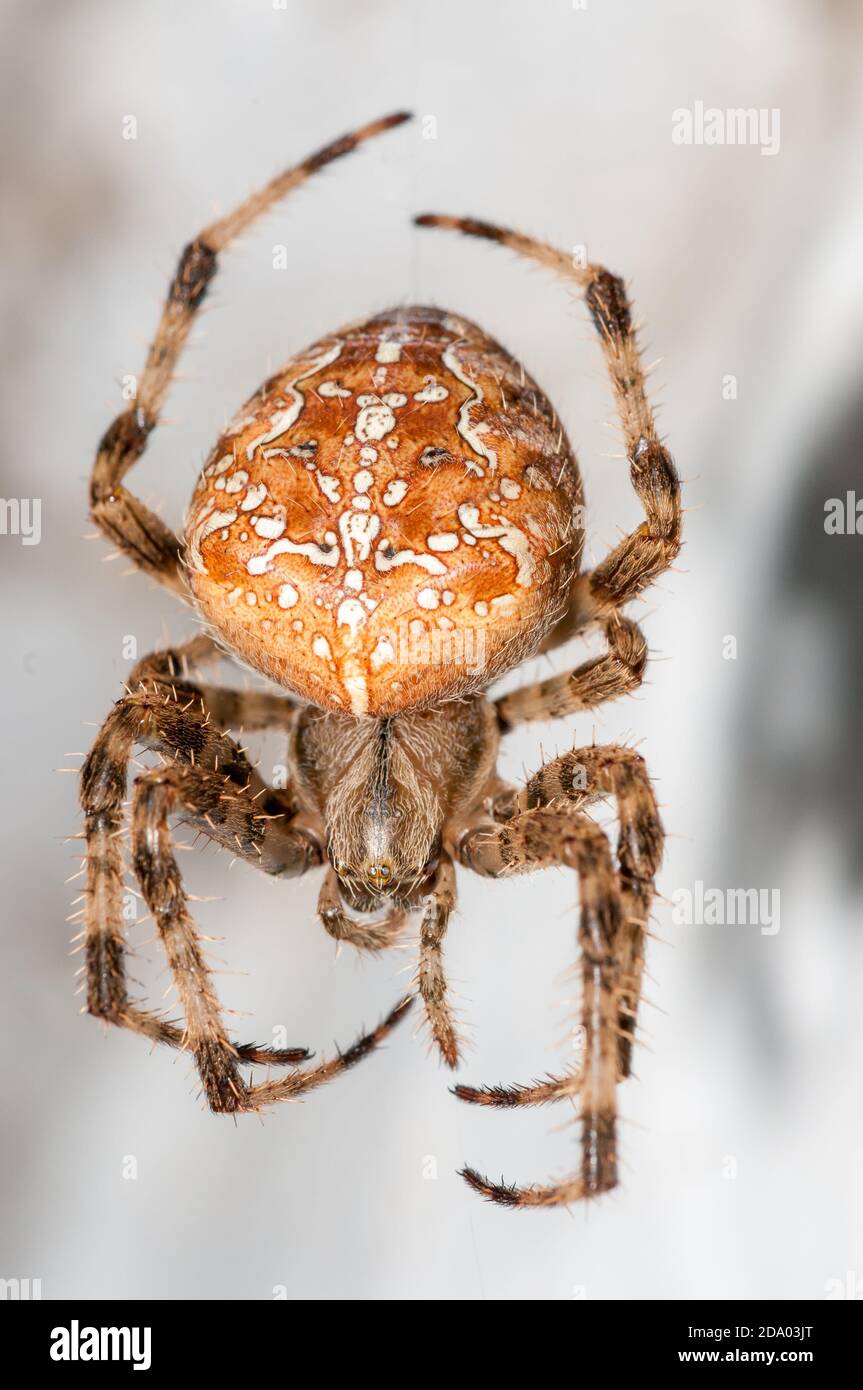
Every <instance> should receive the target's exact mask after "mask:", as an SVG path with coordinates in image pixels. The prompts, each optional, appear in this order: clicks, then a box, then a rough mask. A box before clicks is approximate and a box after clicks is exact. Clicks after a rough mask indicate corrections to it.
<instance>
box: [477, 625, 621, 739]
mask: <svg viewBox="0 0 863 1390" xmlns="http://www.w3.org/2000/svg"><path fill="white" fill-rule="evenodd" d="M603 629H604V632H605V639H606V644H607V649H606V651H605V652H603V653H602V655H601V656H597V657H591V658H590V659H589V660H588V661H585V662H583V663H582V664H581V666H576V667H575V669H574V670H572V671H562V672H560V673H559V674H558V675H555V676H548V677H547V678H546V679H545V680H541V681H534V682H533V683H532V684H531V685H524V686H521V687H520V688H519V689H517V690H513V691H511V692H510V693H509V694H508V695H502V696H501V697H500V698H499V699H498V700H495V702H494V707H495V710H496V712H497V719H498V727H499V728H500V731H501V733H508V732H509V731H510V729H513V728H514V727H515V726H516V725H517V724H524V723H528V722H531V721H533V720H537V719H559V718H561V717H562V716H563V715H567V714H574V713H576V711H578V710H583V709H595V708H596V706H597V705H604V704H605V703H606V702H607V701H609V700H614V699H617V698H619V697H620V696H621V695H629V694H631V693H632V691H633V690H637V689H638V687H639V686H640V685H641V682H642V681H643V679H644V671H645V668H646V666H647V643H646V641H645V640H644V634H643V633H642V631H641V628H640V627H638V625H637V624H636V623H634V622H632V620H631V619H630V618H624V617H623V616H622V614H620V613H614V614H612V615H611V616H609V617H608V618H606V619H605V620H604V622H603Z"/></svg>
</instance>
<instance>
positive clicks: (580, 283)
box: [414, 213, 681, 651]
mask: <svg viewBox="0 0 863 1390" xmlns="http://www.w3.org/2000/svg"><path fill="white" fill-rule="evenodd" d="M414 221H415V222H416V223H417V225H418V226H420V227H439V228H445V229H448V230H451V231H456V232H462V233H464V234H465V235H467V236H474V237H481V238H482V239H484V240H486V241H492V242H495V243H496V244H497V245H499V246H506V247H508V248H509V249H510V250H511V251H515V252H516V253H517V254H518V255H520V256H525V257H526V258H527V259H528V260H530V261H533V262H534V263H535V264H536V265H540V266H542V267H543V268H544V269H546V270H550V271H551V272H552V273H553V274H555V275H557V276H559V277H560V278H561V279H562V280H564V281H566V282H567V283H569V284H571V285H575V286H577V288H578V289H579V290H580V291H581V292H582V293H583V294H584V298H585V301H586V303H587V307H588V309H589V310H590V316H591V318H592V320H593V324H594V327H595V329H596V331H597V334H598V336H599V341H600V345H601V347H602V350H603V353H604V355H605V360H606V365H607V367H608V373H609V377H610V378H611V385H612V389H613V391H614V397H615V404H616V406H617V410H618V414H619V417H620V423H621V426H622V429H623V437H624V442H625V445H626V452H627V456H628V458H629V470H630V478H631V479H632V485H633V487H634V488H635V491H636V492H637V494H638V497H639V499H640V501H641V503H642V506H643V507H644V513H645V520H644V521H643V522H642V523H641V525H640V526H638V527H637V528H636V529H635V530H634V531H633V532H632V533H631V534H630V535H628V536H626V537H625V539H624V540H623V541H621V542H620V544H619V545H617V546H616V547H615V548H614V550H612V552H611V553H610V555H608V556H607V558H606V559H605V560H603V561H602V563H601V564H599V565H597V567H596V568H595V569H594V570H592V571H591V572H590V574H587V575H581V576H579V577H578V578H577V579H576V581H575V585H574V588H573V594H572V600H571V603H570V609H569V612H568V613H565V614H564V616H563V617H562V619H561V621H560V623H559V624H558V625H557V627H556V628H555V629H553V631H552V633H551V635H550V638H549V639H547V641H546V644H545V646H544V648H543V650H546V651H548V650H551V648H552V647H554V646H557V645H559V644H560V643H561V642H564V641H567V640H568V639H569V638H570V637H571V636H573V635H574V633H575V632H577V631H580V630H582V629H583V628H584V627H585V626H586V625H587V624H588V623H591V622H597V621H599V622H601V621H602V620H603V619H604V618H606V617H608V616H609V615H610V614H611V613H613V612H614V611H616V610H617V609H618V608H620V607H622V605H623V604H625V603H628V602H629V601H630V600H631V599H634V598H637V597H638V595H639V594H641V593H642V592H643V591H644V590H645V589H646V588H647V586H648V585H649V584H652V583H653V582H654V580H655V579H657V578H658V576H659V575H660V574H662V573H663V571H665V570H667V569H668V568H669V566H670V565H672V564H673V563H674V559H675V557H676V555H677V553H678V551H679V550H680V530H681V507H680V483H679V481H678V477H677V472H676V470H675V467H674V464H673V463H672V460H671V455H670V454H669V452H668V450H667V449H666V447H665V445H664V444H663V443H662V442H661V440H660V439H659V436H658V434H657V430H656V421H655V418H654V414H653V411H652V409H651V406H650V403H649V401H648V399H647V386H646V376H645V369H644V365H643V363H642V360H641V353H640V351H639V348H638V342H637V334H636V329H635V325H634V324H633V322H632V310H631V307H630V304H629V300H628V298H627V294H626V288H625V286H624V283H623V281H622V280H621V279H620V277H619V276H617V275H612V274H611V272H610V271H608V270H606V269H605V268H604V267H603V266H601V265H593V264H590V265H586V266H579V265H576V264H575V263H574V262H573V259H572V257H571V256H568V255H565V254H564V252H562V251H558V250H557V249H556V248H555V247H553V246H549V245H548V244H547V243H546V242H542V241H535V240H533V239H532V238H531V237H527V236H523V235H521V234H520V233H519V232H514V231H511V230H510V229H509V228H506V227H496V226H494V225H493V224H492V223H489V222H480V221H477V220H476V219H475V218H470V217H443V216H439V215H436V214H431V213H425V214H423V215H422V216H420V217H416V218H415V219H414Z"/></svg>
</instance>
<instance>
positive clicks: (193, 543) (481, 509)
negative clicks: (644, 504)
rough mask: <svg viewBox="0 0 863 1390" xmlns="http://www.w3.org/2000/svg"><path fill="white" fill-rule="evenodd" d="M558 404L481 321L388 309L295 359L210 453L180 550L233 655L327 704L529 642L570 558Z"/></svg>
mask: <svg viewBox="0 0 863 1390" xmlns="http://www.w3.org/2000/svg"><path fill="white" fill-rule="evenodd" d="M580 502H581V485H580V480H579V475H578V468H577V465H576V462H575V458H574V456H573V454H572V451H571V449H570V447H569V444H568V442H567V439H566V436H565V434H564V431H563V429H562V427H561V426H560V424H559V423H558V421H557V418H556V416H555V413H554V411H553V409H552V407H551V405H550V404H549V402H548V400H547V399H546V397H545V396H544V394H543V393H542V392H541V391H540V390H539V388H538V387H537V386H536V385H535V383H534V382H533V381H531V379H530V378H529V377H528V376H527V375H526V374H525V372H524V369H523V368H522V367H521V366H520V365H519V363H518V362H516V361H515V360H514V359H513V358H512V357H510V356H509V354H508V353H506V352H505V351H504V349H503V348H501V347H500V346H499V345H498V344H497V343H495V342H494V341H493V340H492V339H490V338H489V337H488V336H487V335H486V334H484V333H483V332H482V331H481V330H480V329H479V328H477V327H476V326H475V325H474V324H472V323H469V322H467V321H466V320H464V319H462V318H460V317H456V316H454V315H452V314H447V313H444V312H442V311H440V310H437V309H428V308H418V307H409V308H403V309H397V310H391V311H389V312H386V313H383V314H380V315H378V316H377V317H376V318H374V319H372V320H370V321H369V322H367V323H363V324H358V325H353V326H351V327H348V328H346V329H344V330H343V331H341V332H340V333H338V334H336V335H334V336H332V337H330V338H326V339H324V340H322V341H321V342H319V343H316V344H315V345H314V346H313V347H311V348H309V349H308V350H307V351H306V352H304V353H301V354H299V355H298V356H297V357H295V358H294V359H293V360H292V361H291V362H290V363H288V365H287V366H286V367H285V368H284V369H283V370H282V371H280V372H279V373H277V374H276V375H275V376H274V377H272V378H271V379H270V380H269V381H268V382H266V383H265V385H264V386H263V387H262V388H261V390H260V391H259V392H258V393H257V395H256V396H255V397H254V398H253V399H252V400H251V401H250V402H249V403H248V405H247V406H246V408H245V409H244V410H243V411H242V412H241V413H240V415H239V416H238V418H237V419H236V420H235V421H234V422H232V424H231V425H230V426H229V428H228V430H227V431H226V433H225V434H224V435H223V436H222V438H221V439H220V440H219V443H218V445H217V447H216V448H215V449H214V450H213V453H212V454H211V456H210V458H209V460H208V461H207V463H206V465H205V467H204V469H203V472H202V474H201V477H200V479H199V481H198V485H197V488H196V491H195V494H194V496H193V499H192V505H191V508H190V511H189V517H188V522H187V527H186V559H187V566H188V570H189V576H190V582H191V586H192V589H193V592H194V595H195V598H196V600H197V603H198V605H199V607H200V609H201V610H202V613H203V614H204V616H205V618H206V619H207V620H208V621H209V622H210V623H211V624H212V626H213V627H214V628H215V629H217V630H218V631H219V633H220V634H221V636H222V638H223V639H224V640H225V641H226V642H227V643H228V645H229V646H230V647H231V648H232V649H233V650H235V651H236V652H237V653H238V655H239V656H240V657H241V658H242V659H243V660H245V661H246V662H248V663H249V664H250V665H252V666H254V667H255V668H256V669H258V670H260V671H262V672H263V673H264V674H265V675H268V676H270V677H272V678H273V679H275V680H277V681H278V682H279V683H280V684H281V685H283V686H285V687H287V688H288V689H290V690H292V691H294V692H296V693H297V694H299V695H300V696H302V697H303V698H305V699H307V700H310V701H312V702H313V703H315V704H317V705H319V706H321V707H323V708H325V709H337V710H342V711H344V712H345V713H350V714H354V715H365V714H369V715H387V714H393V713H396V712H398V711H399V710H403V709H408V708H412V707H417V706H422V705H426V704H431V703H436V702H438V701H440V700H444V699H449V698H453V697H456V696H459V695H464V694H467V693H469V692H472V691H474V690H476V689H479V688H481V687H482V686H485V685H487V684H488V683H489V681H490V680H492V679H494V678H495V677H496V676H498V675H500V674H502V673H503V672H504V671H506V670H508V669H510V668H511V667H512V666H514V665H515V664H516V663H517V662H518V661H520V660H522V659H523V657H524V656H525V655H527V654H528V653H529V652H530V651H531V650H532V649H534V648H535V647H536V646H537V645H538V643H539V641H540V640H541V638H542V637H543V636H544V635H545V633H546V631H547V630H548V628H549V627H550V625H551V623H552V622H553V621H554V619H555V618H556V617H557V616H558V615H559V613H560V611H561V608H562V606H563V603H564V601H565V596H566V591H567V588H568V585H569V582H570V579H571V577H572V574H573V572H574V569H575V567H576V566H577V564H578V561H579V558H580V550H581V539H582V532H581V530H580V528H578V527H577V526H576V525H574V518H576V517H577V516H578V515H579V504H580Z"/></svg>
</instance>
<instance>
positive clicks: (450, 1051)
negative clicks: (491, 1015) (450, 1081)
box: [417, 856, 459, 1068]
mask: <svg viewBox="0 0 863 1390" xmlns="http://www.w3.org/2000/svg"><path fill="white" fill-rule="evenodd" d="M454 906H455V870H454V869H453V864H452V860H451V859H450V858H449V857H448V856H445V857H442V858H441V862H440V865H439V867H438V870H437V873H436V875H435V878H434V882H433V883H432V887H431V892H430V894H429V897H428V899H427V901H426V904H425V909H424V912H423V918H422V922H421V924H420V956H419V965H418V968H417V989H418V992H419V996H420V998H421V999H422V1001H423V1005H424V1006H425V1012H426V1019H427V1020H428V1025H429V1028H430V1030H431V1035H432V1038H433V1039H434V1042H435V1044H436V1045H437V1048H438V1051H439V1052H440V1055H441V1058H442V1059H443V1061H444V1062H445V1063H446V1065H447V1066H448V1067H453V1068H455V1067H457V1066H458V1061H459V1055H458V1048H459V1038H458V1031H457V1029H456V1025H455V1020H454V1018H453V1013H452V1010H451V1008H450V1006H449V1002H448V1000H447V988H446V976H445V975H444V966H443V940H444V936H445V935H446V929H447V926H448V924H449V918H450V914H451V912H452V910H453V907H454Z"/></svg>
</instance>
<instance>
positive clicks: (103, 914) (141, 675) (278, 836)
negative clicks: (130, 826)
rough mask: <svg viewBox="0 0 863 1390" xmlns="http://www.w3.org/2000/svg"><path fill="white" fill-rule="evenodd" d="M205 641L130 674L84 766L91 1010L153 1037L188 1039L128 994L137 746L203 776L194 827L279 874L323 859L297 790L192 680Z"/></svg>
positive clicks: (285, 1052)
mask: <svg viewBox="0 0 863 1390" xmlns="http://www.w3.org/2000/svg"><path fill="white" fill-rule="evenodd" d="M210 645H211V644H209V642H208V639H205V638H201V637H198V638H195V639H194V640H193V641H192V642H189V643H187V644H186V646H185V647H182V648H178V649H174V650H171V651H167V652H160V653H155V654H154V655H153V656H152V657H149V658H147V659H146V660H145V661H143V662H141V663H140V664H139V666H138V667H137V668H136V669H135V671H134V672H133V675H132V680H136V681H137V682H138V686H139V689H138V690H137V691H136V692H135V693H134V694H131V695H129V696H127V697H126V698H125V699H123V700H120V701H118V702H117V704H116V705H115V706H114V708H113V709H112V711H111V713H110V714H109V715H108V718H107V719H106V720H105V723H104V724H103V726H102V729H101V730H100V732H99V735H98V737H97V739H96V742H95V744H94V745H93V748H92V750H91V752H90V754H89V755H88V757H87V759H86V761H85V763H84V766H83V768H82V771H81V800H82V804H83V807H84V812H85V839H86V873H87V883H86V889H85V949H86V961H87V1009H88V1012H89V1013H91V1014H93V1015H94V1016H96V1017H98V1018H103V1019H105V1020H107V1021H109V1022H112V1023H115V1024H117V1025H119V1026H122V1027H126V1028H131V1029H132V1030H133V1031H135V1032H139V1033H142V1034H144V1036H146V1037H149V1038H151V1039H152V1040H153V1041H155V1042H163V1043H167V1044H169V1045H170V1046H173V1047H181V1048H185V1047H187V1046H188V1041H187V1037H186V1033H185V1031H184V1029H183V1028H181V1027H179V1026H177V1025H176V1024H174V1023H171V1022H168V1021H167V1020H165V1019H163V1018H161V1017H160V1016H159V1015H157V1014H154V1013H152V1012H150V1011H148V1010H146V1009H143V1008H141V1007H140V1006H139V1005H138V1004H136V1003H133V1002H132V1001H130V999H129V995H128V990H127V985H126V973H125V946H124V937H123V926H122V922H123V894H124V881H123V875H124V862H123V854H122V849H121V836H122V834H123V832H124V812H123V802H124V798H125V794H126V779H127V765H128V762H129V758H130V756H131V754H132V751H133V749H134V747H135V746H136V745H139V744H140V745H143V746H145V747H150V748H155V749H157V750H158V751H160V752H161V753H163V754H164V755H166V756H170V757H173V758H175V759H176V760H177V761H178V763H179V764H180V765H181V766H182V765H185V766H186V767H187V768H189V769H191V768H192V766H193V764H197V767H196V771H197V772H198V773H199V774H200V776H201V778H202V784H203V788H204V793H205V795H204V796H203V800H202V801H200V802H198V803H196V805H197V810H198V816H197V819H195V818H194V817H192V819H193V820H194V823H195V824H196V826H197V828H199V829H201V830H202V831H203V832H204V833H205V834H208V835H209V836H210V837H211V838H213V839H216V840H218V841H219V842H220V843H222V844H224V845H226V846H227V847H229V848H230V849H231V850H232V851H233V852H234V853H235V854H238V855H239V856H240V857H244V858H246V859H247V861H248V862H249V863H252V864H255V865H260V866H263V867H265V868H268V869H269V871H270V872H274V873H302V872H304V870H305V868H306V867H308V866H309V865H310V863H313V862H317V855H316V851H315V847H314V846H313V845H312V843H311V841H310V840H309V839H308V838H307V837H306V836H304V835H302V834H301V833H299V832H298V831H296V830H294V829H292V828H291V825H290V818H291V816H292V814H293V804H292V801H291V798H290V794H289V793H286V792H277V791H273V790H271V789H269V788H267V787H266V784H265V783H264V782H262V781H261V779H260V778H259V777H258V774H257V773H256V772H255V771H254V769H253V768H252V767H251V765H250V764H249V763H248V760H247V759H246V757H245V754H244V753H243V752H242V751H241V750H240V749H239V748H238V747H237V745H236V744H235V743H234V742H233V740H231V739H230V738H229V737H228V736H227V735H226V734H225V733H223V732H222V731H220V730H219V729H218V727H217V726H216V724H215V722H214V721H213V719H212V716H211V713H210V711H209V710H207V708H206V706H205V705H204V703H203V700H202V698H201V696H200V692H199V691H197V690H196V689H195V687H194V686H191V685H189V684H188V682H187V674H188V669H189V667H190V665H191V664H195V663H198V662H200V661H201V660H205V659H207V658H209V657H210V656H212V654H213V653H212V652H211V651H210V649H209V647H210ZM236 1053H237V1055H238V1056H239V1057H241V1058H242V1060H244V1061H249V1062H266V1063H270V1062H276V1063H289V1062H299V1061H302V1060H303V1059H304V1058H305V1057H308V1055H309V1054H308V1052H307V1050H306V1049H305V1048H286V1049H272V1048H266V1047H258V1046H256V1045H255V1044H244V1045H241V1046H238V1047H237V1048H236Z"/></svg>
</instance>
